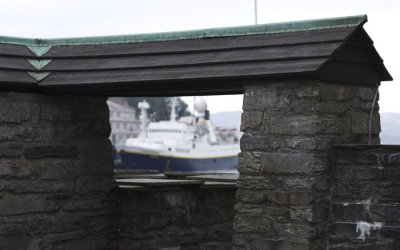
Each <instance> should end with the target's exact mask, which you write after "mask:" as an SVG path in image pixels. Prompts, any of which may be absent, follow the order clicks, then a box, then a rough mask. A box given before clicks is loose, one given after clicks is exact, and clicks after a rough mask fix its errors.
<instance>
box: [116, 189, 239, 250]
mask: <svg viewBox="0 0 400 250" xmlns="http://www.w3.org/2000/svg"><path fill="white" fill-rule="evenodd" d="M119 197H120V201H121V203H120V214H121V217H120V225H121V226H120V230H121V231H120V232H121V233H120V243H121V245H120V246H121V247H122V249H148V248H149V246H151V249H164V248H165V249H170V248H172V249H174V248H176V249H202V247H203V246H216V249H225V248H224V247H226V246H231V240H232V220H233V207H234V202H235V190H220V189H215V190H213V189H208V190H199V189H197V188H196V189H191V190H187V189H185V188H178V189H174V190H169V191H168V190H150V191H146V192H135V191H131V190H129V189H123V190H120V195H119Z"/></svg>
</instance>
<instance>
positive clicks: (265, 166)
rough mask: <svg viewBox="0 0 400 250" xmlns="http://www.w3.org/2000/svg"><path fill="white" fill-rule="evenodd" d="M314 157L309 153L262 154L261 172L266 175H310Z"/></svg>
mask: <svg viewBox="0 0 400 250" xmlns="http://www.w3.org/2000/svg"><path fill="white" fill-rule="evenodd" d="M314 162H315V160H314V155H313V154H309V153H292V154H291V153H264V154H263V158H262V165H261V172H262V173H263V174H265V175H267V174H271V173H273V174H280V173H281V174H310V173H311V172H312V170H313V166H314Z"/></svg>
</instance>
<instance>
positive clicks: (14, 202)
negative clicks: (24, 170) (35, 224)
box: [0, 195, 59, 216]
mask: <svg viewBox="0 0 400 250" xmlns="http://www.w3.org/2000/svg"><path fill="white" fill-rule="evenodd" d="M58 209H59V205H58V204H57V203H55V202H49V201H47V200H46V199H45V197H43V196H39V195H24V196H14V197H10V198H3V199H1V200H0V215H2V216H7V215H19V214H29V213H37V212H44V213H46V212H55V211H57V210H58Z"/></svg>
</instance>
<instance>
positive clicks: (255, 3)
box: [254, 0, 258, 25]
mask: <svg viewBox="0 0 400 250" xmlns="http://www.w3.org/2000/svg"><path fill="white" fill-rule="evenodd" d="M254 18H255V23H256V25H257V24H258V21H257V0H254Z"/></svg>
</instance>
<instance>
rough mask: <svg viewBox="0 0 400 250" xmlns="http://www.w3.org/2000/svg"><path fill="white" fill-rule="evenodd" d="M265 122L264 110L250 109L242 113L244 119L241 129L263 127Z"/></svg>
mask: <svg viewBox="0 0 400 250" xmlns="http://www.w3.org/2000/svg"><path fill="white" fill-rule="evenodd" d="M262 122H263V112H262V111H259V110H256V111H248V112H244V113H242V121H241V124H240V130H241V131H244V130H246V129H258V128H260V127H261V125H262Z"/></svg>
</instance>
